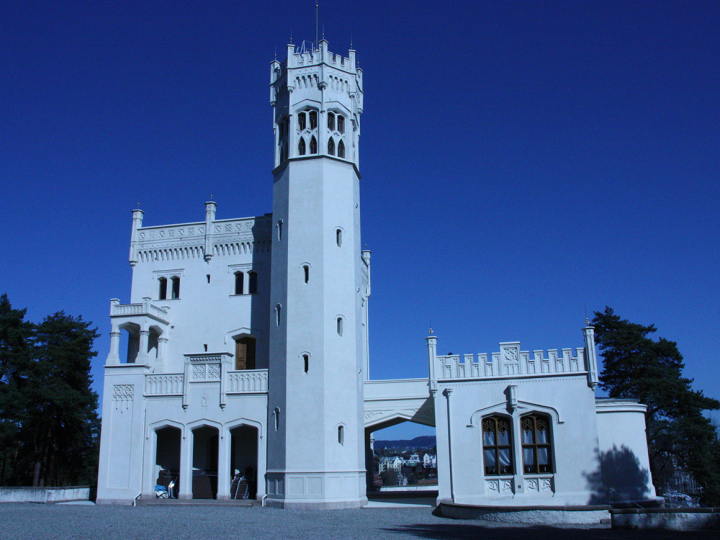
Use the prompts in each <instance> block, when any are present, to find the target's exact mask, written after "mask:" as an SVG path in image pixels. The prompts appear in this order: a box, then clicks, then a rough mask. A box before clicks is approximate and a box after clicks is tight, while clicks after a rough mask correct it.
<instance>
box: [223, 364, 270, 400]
mask: <svg viewBox="0 0 720 540" xmlns="http://www.w3.org/2000/svg"><path fill="white" fill-rule="evenodd" d="M227 377H228V379H227V385H226V392H227V393H228V394H246V393H255V392H267V391H268V370H267V369H253V370H244V371H229V372H228V373H227Z"/></svg>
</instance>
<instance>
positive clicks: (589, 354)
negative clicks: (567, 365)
mask: <svg viewBox="0 0 720 540" xmlns="http://www.w3.org/2000/svg"><path fill="white" fill-rule="evenodd" d="M583 335H584V336H585V362H586V364H587V365H586V367H585V369H587V372H588V386H590V388H592V389H593V390H595V387H596V386H597V384H598V371H597V356H596V354H595V327H594V326H586V327H585V328H583ZM578 367H580V366H578Z"/></svg>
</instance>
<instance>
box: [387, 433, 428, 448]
mask: <svg viewBox="0 0 720 540" xmlns="http://www.w3.org/2000/svg"><path fill="white" fill-rule="evenodd" d="M433 446H435V435H423V436H422V437H415V438H414V439H410V440H399V441H380V440H376V441H375V450H380V449H381V448H432V447H433Z"/></svg>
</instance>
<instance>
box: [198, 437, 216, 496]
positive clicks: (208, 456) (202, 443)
mask: <svg viewBox="0 0 720 540" xmlns="http://www.w3.org/2000/svg"><path fill="white" fill-rule="evenodd" d="M192 434H193V472H192V474H193V479H192V494H193V499H215V498H216V497H217V488H218V430H217V428H214V427H210V426H202V427H198V428H195V429H194V430H193V431H192Z"/></svg>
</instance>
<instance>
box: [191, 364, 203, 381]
mask: <svg viewBox="0 0 720 540" xmlns="http://www.w3.org/2000/svg"><path fill="white" fill-rule="evenodd" d="M192 378H193V380H196V381H198V380H203V379H205V366H204V365H197V366H193V367H192Z"/></svg>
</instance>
